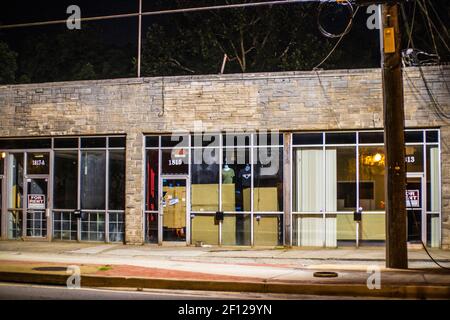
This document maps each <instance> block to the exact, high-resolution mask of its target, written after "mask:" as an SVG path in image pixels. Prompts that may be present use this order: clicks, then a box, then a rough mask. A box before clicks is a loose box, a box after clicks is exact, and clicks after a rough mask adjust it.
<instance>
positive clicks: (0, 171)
mask: <svg viewBox="0 0 450 320" xmlns="http://www.w3.org/2000/svg"><path fill="white" fill-rule="evenodd" d="M5 157H6V153H5V152H2V151H0V176H2V175H4V172H5ZM0 204H1V202H0Z"/></svg>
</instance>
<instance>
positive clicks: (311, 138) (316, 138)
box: [292, 133, 323, 145]
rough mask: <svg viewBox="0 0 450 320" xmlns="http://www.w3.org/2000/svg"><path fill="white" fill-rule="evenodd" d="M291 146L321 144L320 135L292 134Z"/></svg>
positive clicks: (321, 138)
mask: <svg viewBox="0 0 450 320" xmlns="http://www.w3.org/2000/svg"><path fill="white" fill-rule="evenodd" d="M292 140H293V141H292V143H293V144H307V145H308V144H309V145H310V144H322V143H323V135H322V133H294V134H293V137H292Z"/></svg>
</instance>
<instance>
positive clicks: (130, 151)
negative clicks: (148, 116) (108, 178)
mask: <svg viewBox="0 0 450 320" xmlns="http://www.w3.org/2000/svg"><path fill="white" fill-rule="evenodd" d="M143 149H144V148H143V135H142V133H140V132H136V131H131V132H128V134H127V150H126V169H125V178H126V183H125V241H126V243H127V244H142V243H144V237H145V235H144V224H143V222H144V219H143V209H144V203H143V199H144V192H145V188H144V179H143V177H144V174H145V173H144V165H143V161H144V160H143V159H144V155H143Z"/></svg>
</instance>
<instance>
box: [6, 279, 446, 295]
mask: <svg viewBox="0 0 450 320" xmlns="http://www.w3.org/2000/svg"><path fill="white" fill-rule="evenodd" d="M67 278H68V276H67V275H63V274H51V273H26V272H0V282H12V283H28V284H45V285H58V286H65V285H66V281H67ZM81 286H82V287H95V288H102V287H103V288H105V287H106V288H146V289H174V290H200V291H228V292H230V291H231V292H258V293H284V294H305V295H306V294H307V295H319V296H320V295H327V296H353V297H379V298H398V299H450V286H444V285H430V286H423V285H415V286H411V285H397V284H390V285H385V286H382V287H381V289H378V290H377V289H375V290H369V289H368V288H367V286H365V285H360V284H310V283H304V284H287V283H277V282H270V283H267V282H231V281H205V280H182V279H153V278H139V277H105V276H93V275H85V276H82V277H81Z"/></svg>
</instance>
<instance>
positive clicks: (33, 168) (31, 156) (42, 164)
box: [27, 152, 50, 174]
mask: <svg viewBox="0 0 450 320" xmlns="http://www.w3.org/2000/svg"><path fill="white" fill-rule="evenodd" d="M49 159H50V156H49V154H48V153H47V152H39V153H30V152H29V153H28V154H27V174H48V173H49V167H50V163H49V161H50V160H49Z"/></svg>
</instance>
